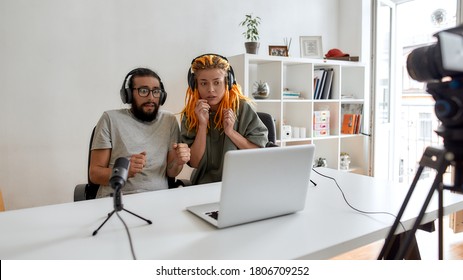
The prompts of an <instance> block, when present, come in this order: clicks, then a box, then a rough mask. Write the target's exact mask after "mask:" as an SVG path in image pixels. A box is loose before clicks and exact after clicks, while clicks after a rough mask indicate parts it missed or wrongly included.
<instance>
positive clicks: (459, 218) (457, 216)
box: [449, 210, 463, 233]
mask: <svg viewBox="0 0 463 280" xmlns="http://www.w3.org/2000/svg"><path fill="white" fill-rule="evenodd" d="M449 226H450V228H451V229H452V230H453V232H454V233H459V232H463V210H461V211H458V212H455V213H452V214H450V216H449Z"/></svg>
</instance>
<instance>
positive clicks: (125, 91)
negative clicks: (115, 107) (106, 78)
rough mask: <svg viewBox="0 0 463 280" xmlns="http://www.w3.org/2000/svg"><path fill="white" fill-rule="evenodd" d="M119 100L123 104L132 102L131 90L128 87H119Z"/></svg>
mask: <svg viewBox="0 0 463 280" xmlns="http://www.w3.org/2000/svg"><path fill="white" fill-rule="evenodd" d="M120 94H121V100H122V103H124V104H130V103H132V90H131V89H129V88H121V92H120Z"/></svg>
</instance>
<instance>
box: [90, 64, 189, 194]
mask: <svg viewBox="0 0 463 280" xmlns="http://www.w3.org/2000/svg"><path fill="white" fill-rule="evenodd" d="M120 94H121V99H122V101H123V102H124V103H128V104H132V105H131V108H127V109H118V110H110V111H106V112H104V113H103V115H102V116H101V118H100V120H99V122H98V124H97V126H96V128H95V135H94V137H93V143H92V147H91V154H90V172H89V175H90V181H91V182H92V183H94V184H99V185H100V188H99V190H98V193H97V198H99V197H106V196H109V195H110V194H111V193H112V192H113V190H112V188H111V187H110V186H109V179H110V176H111V173H112V167H113V165H114V163H115V161H116V159H117V158H119V157H126V158H128V159H130V166H129V170H128V180H127V182H126V184H125V186H124V187H123V188H122V193H123V194H130V193H138V192H144V191H153V190H162V189H167V188H168V183H167V177H175V176H177V175H178V174H179V173H180V171H181V170H182V169H183V165H184V164H185V163H187V162H188V161H189V160H190V149H189V148H188V145H186V144H183V143H178V141H179V139H180V130H179V125H178V122H177V119H176V118H175V116H174V115H173V114H172V113H169V112H166V111H163V110H159V107H160V106H161V105H163V104H164V102H165V101H166V98H167V93H166V92H165V90H164V85H163V84H162V82H161V78H160V77H159V76H158V74H156V73H155V72H154V71H152V70H150V69H147V68H137V69H134V70H132V71H130V72H129V73H128V74H127V75H126V77H125V79H124V82H123V84H122V88H121V92H120Z"/></svg>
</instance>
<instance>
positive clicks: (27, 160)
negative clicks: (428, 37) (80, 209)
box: [0, 0, 358, 209]
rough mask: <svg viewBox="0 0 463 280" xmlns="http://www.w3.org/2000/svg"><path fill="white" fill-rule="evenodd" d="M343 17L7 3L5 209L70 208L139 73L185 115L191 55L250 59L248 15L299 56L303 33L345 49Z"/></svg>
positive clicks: (0, 175) (0, 34) (306, 10)
mask: <svg viewBox="0 0 463 280" xmlns="http://www.w3.org/2000/svg"><path fill="white" fill-rule="evenodd" d="M356 2H358V0H356ZM337 11H338V0H287V1H281V0H278V1H277V0H255V1H221V0H198V1H190V0H173V1H160V0H136V1H134V0H79V1H76V0H41V1H35V0H1V1H0V84H1V86H2V87H1V91H0V96H1V99H2V102H0V189H1V190H2V191H3V195H4V199H5V204H6V207H7V209H19V208H25V207H34V206H40V205H47V204H55V203H64V202H70V201H72V194H73V189H74V186H75V185H76V184H78V183H83V182H86V174H87V173H86V167H87V149H88V141H89V137H90V131H91V129H92V127H93V126H94V125H95V123H96V122H97V121H98V119H99V117H100V115H101V113H102V112H103V111H104V110H108V109H114V108H120V107H122V106H123V105H122V103H121V100H120V98H119V88H120V87H121V84H122V80H123V78H124V76H125V75H126V73H127V72H128V71H130V70H131V69H133V68H135V67H138V66H147V67H150V68H152V69H154V70H156V71H158V73H159V74H160V75H161V77H162V78H163V81H164V84H165V86H166V89H167V91H168V98H167V102H166V104H165V106H164V109H167V110H169V111H172V112H176V113H177V112H179V111H180V110H181V109H182V107H183V104H184V94H185V89H186V74H187V70H188V67H189V64H190V62H191V59H192V58H193V57H195V56H197V55H199V54H201V53H205V52H216V53H221V54H223V55H226V56H230V55H235V54H239V53H242V52H244V47H243V42H244V38H243V36H242V35H241V33H242V32H243V31H244V30H243V29H242V28H241V27H240V26H239V22H240V21H241V20H242V19H243V18H244V15H245V14H246V13H251V12H252V13H253V14H254V15H258V16H260V17H261V18H262V26H261V50H260V53H261V54H266V53H267V47H268V45H274V44H283V38H284V37H291V38H292V46H291V50H290V56H295V57H298V56H299V36H302V35H305V36H309V35H321V36H323V49H324V51H325V52H326V51H327V50H328V49H330V48H334V47H339V46H337V40H338V33H337V29H338V14H337ZM354 29H355V28H354ZM349 48H352V46H349ZM238 82H239V81H238Z"/></svg>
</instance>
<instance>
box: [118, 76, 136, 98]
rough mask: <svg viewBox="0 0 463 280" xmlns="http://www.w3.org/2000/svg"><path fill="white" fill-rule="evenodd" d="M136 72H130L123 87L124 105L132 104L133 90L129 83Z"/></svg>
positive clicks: (121, 92)
mask: <svg viewBox="0 0 463 280" xmlns="http://www.w3.org/2000/svg"><path fill="white" fill-rule="evenodd" d="M134 71H135V70H132V71H130V72H129V73H128V74H127V76H125V79H124V83H123V84H122V87H121V91H120V94H121V100H122V102H123V103H124V104H130V103H132V89H130V88H129V81H130V79H131V78H132V74H133V73H134Z"/></svg>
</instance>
